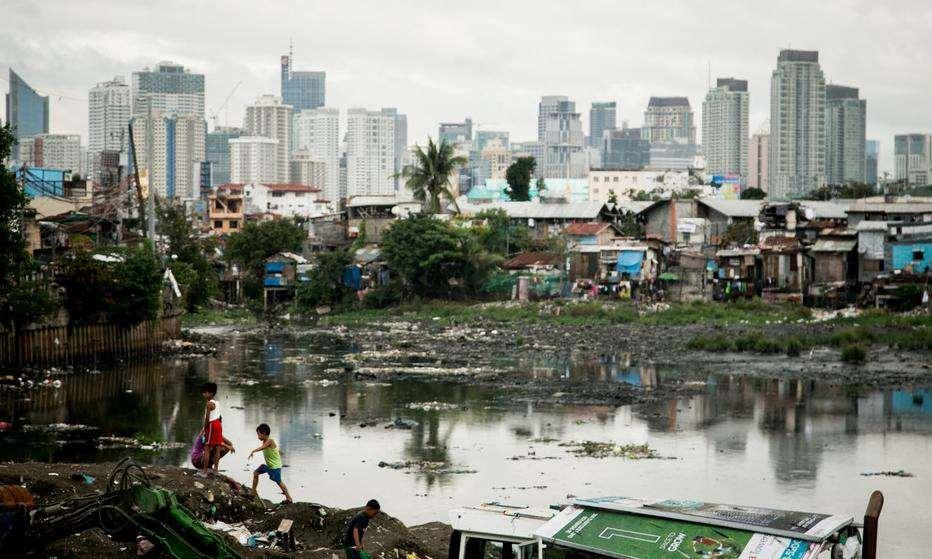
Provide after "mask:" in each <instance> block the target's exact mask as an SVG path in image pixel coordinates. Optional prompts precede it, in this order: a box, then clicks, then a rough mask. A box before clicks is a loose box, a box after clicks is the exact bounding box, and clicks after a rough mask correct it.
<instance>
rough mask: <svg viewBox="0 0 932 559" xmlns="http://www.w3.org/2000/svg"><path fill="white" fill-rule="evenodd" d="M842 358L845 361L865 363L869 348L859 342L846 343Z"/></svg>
mask: <svg viewBox="0 0 932 559" xmlns="http://www.w3.org/2000/svg"><path fill="white" fill-rule="evenodd" d="M841 360H842V361H844V362H845V363H863V362H864V361H866V360H867V350H865V349H864V346H861V345H857V344H852V345H846V346H845V347H844V348H843V349H842V350H841Z"/></svg>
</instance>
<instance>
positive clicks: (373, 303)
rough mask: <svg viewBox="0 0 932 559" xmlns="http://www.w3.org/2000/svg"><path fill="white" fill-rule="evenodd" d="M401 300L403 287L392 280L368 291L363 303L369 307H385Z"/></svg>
mask: <svg viewBox="0 0 932 559" xmlns="http://www.w3.org/2000/svg"><path fill="white" fill-rule="evenodd" d="M400 302H401V288H400V287H398V284H396V283H394V282H392V283H389V284H386V285H380V286H378V287H376V288H374V289H370V290H369V291H367V292H366V295H365V296H364V297H363V299H362V304H363V306H364V307H366V308H367V309H384V308H387V307H391V306H393V305H397V304H398V303H400Z"/></svg>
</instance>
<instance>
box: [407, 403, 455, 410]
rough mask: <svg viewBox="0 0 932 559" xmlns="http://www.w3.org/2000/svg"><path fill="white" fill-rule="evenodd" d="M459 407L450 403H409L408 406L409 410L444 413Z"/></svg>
mask: <svg viewBox="0 0 932 559" xmlns="http://www.w3.org/2000/svg"><path fill="white" fill-rule="evenodd" d="M460 407H461V406H460V405H459V404H453V403H450V402H437V401H434V402H411V403H409V404H408V409H409V410H420V411H446V410H456V409H459V408H460Z"/></svg>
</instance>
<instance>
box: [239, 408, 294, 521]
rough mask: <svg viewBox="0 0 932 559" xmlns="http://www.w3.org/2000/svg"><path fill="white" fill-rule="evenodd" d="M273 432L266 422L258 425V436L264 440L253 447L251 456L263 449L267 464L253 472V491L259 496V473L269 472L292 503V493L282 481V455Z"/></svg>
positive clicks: (286, 499)
mask: <svg viewBox="0 0 932 559" xmlns="http://www.w3.org/2000/svg"><path fill="white" fill-rule="evenodd" d="M271 434H272V429H271V428H270V427H269V426H268V425H266V424H265V423H263V424H261V425H259V426H258V427H256V436H257V437H259V440H260V441H262V444H260V445H259V446H258V447H256V448H255V449H253V451H252V452H250V453H249V457H250V458H252V455H253V454H255V453H257V452H259V451H260V450H261V451H262V457H263V458H265V464H262V465H261V466H259V467H258V468H256V471H254V472H253V473H252V492H253V493H255V494H256V496H257V497H258V496H259V492H258V491H256V487H257V486H258V485H259V475H260V474H269V479H271V480H272V481H274V482H275V483H277V484H278V487H279V488H280V489H281V490H282V493H284V494H285V502H286V503H291V502H292V500H291V495H290V494H289V493H288V488H287V487H286V486H285V484H284V483H282V455H281V452H279V451H278V445H277V444H275V441H274V440H272V439H271V438H270V437H269V435H271Z"/></svg>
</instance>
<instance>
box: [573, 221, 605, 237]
mask: <svg viewBox="0 0 932 559" xmlns="http://www.w3.org/2000/svg"><path fill="white" fill-rule="evenodd" d="M606 227H610V225H609V224H608V223H570V224H569V225H567V226H566V228H565V229H563V232H564V233H566V234H567V235H575V236H579V237H585V236H589V235H598V234H599V233H601V232H602V231H603V230H604V229H605V228H606Z"/></svg>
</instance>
